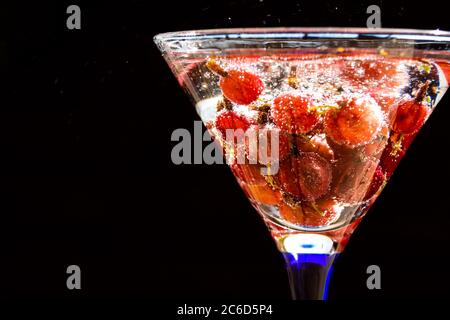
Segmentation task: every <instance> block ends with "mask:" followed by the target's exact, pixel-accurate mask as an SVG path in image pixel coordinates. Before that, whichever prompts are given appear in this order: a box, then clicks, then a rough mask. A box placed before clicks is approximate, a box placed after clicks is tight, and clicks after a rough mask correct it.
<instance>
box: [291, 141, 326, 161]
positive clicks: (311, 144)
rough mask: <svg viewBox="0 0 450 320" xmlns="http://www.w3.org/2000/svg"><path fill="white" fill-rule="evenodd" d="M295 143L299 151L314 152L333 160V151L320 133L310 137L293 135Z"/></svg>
mask: <svg viewBox="0 0 450 320" xmlns="http://www.w3.org/2000/svg"><path fill="white" fill-rule="evenodd" d="M295 145H296V147H297V150H298V151H300V152H315V153H317V154H318V155H320V156H321V157H322V158H324V159H326V160H328V161H331V160H334V152H333V150H332V149H331V148H330V146H329V144H328V142H327V140H326V138H325V137H324V136H322V135H315V136H313V137H311V138H309V137H304V136H297V137H295Z"/></svg>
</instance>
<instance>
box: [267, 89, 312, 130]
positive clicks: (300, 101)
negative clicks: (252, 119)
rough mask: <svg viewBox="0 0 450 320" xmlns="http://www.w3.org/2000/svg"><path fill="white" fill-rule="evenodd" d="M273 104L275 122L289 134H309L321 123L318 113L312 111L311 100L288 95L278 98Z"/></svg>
mask: <svg viewBox="0 0 450 320" xmlns="http://www.w3.org/2000/svg"><path fill="white" fill-rule="evenodd" d="M273 103H274V104H273V107H272V119H273V122H275V124H276V125H277V126H278V127H280V128H281V130H284V131H286V132H288V133H292V134H300V133H307V132H309V131H311V130H312V129H313V128H314V127H315V126H316V125H317V123H318V122H319V116H318V115H317V113H316V112H315V111H312V110H310V108H311V107H312V101H311V99H309V98H305V97H300V96H297V95H293V94H290V93H286V94H282V95H280V96H278V97H277V98H276V99H275V100H274V101H273Z"/></svg>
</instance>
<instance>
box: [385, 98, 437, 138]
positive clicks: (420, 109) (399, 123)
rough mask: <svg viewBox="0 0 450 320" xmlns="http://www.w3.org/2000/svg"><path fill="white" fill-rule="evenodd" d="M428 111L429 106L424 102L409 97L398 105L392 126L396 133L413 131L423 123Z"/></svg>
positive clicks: (410, 132)
mask: <svg viewBox="0 0 450 320" xmlns="http://www.w3.org/2000/svg"><path fill="white" fill-rule="evenodd" d="M429 113H430V108H429V107H428V106H427V104H426V102H424V101H422V102H419V101H417V100H416V99H410V100H408V101H406V102H403V103H401V104H400V105H399V106H398V108H397V114H396V116H395V121H394V125H393V127H392V128H393V130H394V131H396V132H398V133H403V134H412V133H415V132H417V131H418V130H419V129H420V128H421V127H422V125H423V124H424V123H425V120H426V119H427V117H428V114H429Z"/></svg>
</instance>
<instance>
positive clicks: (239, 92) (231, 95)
mask: <svg viewBox="0 0 450 320" xmlns="http://www.w3.org/2000/svg"><path fill="white" fill-rule="evenodd" d="M220 88H221V89H222V93H223V95H224V96H225V97H227V98H228V99H229V100H231V101H232V102H234V103H237V104H249V103H251V102H253V101H255V100H256V99H257V98H258V96H259V95H260V94H261V92H262V91H263V89H264V84H263V82H262V81H261V79H260V78H259V77H258V76H256V75H254V74H253V73H250V72H247V71H243V70H230V71H227V72H226V76H225V77H222V78H221V79H220Z"/></svg>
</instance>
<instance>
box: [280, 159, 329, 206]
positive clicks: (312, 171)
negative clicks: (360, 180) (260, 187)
mask: <svg viewBox="0 0 450 320" xmlns="http://www.w3.org/2000/svg"><path fill="white" fill-rule="evenodd" d="M331 178H332V171H331V165H330V164H329V162H328V161H327V160H326V159H324V158H322V157H321V156H319V155H318V154H316V153H313V152H306V153H302V154H300V155H299V156H298V157H290V158H288V159H286V160H285V161H282V162H281V163H280V168H279V170H278V174H277V175H275V177H274V180H275V183H276V184H277V185H278V186H279V187H280V188H281V189H282V191H284V192H287V193H289V194H291V195H293V196H295V197H296V198H297V199H299V200H309V201H314V200H315V199H318V198H320V197H321V196H322V195H324V194H325V193H327V191H328V190H329V186H330V183H331Z"/></svg>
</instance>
